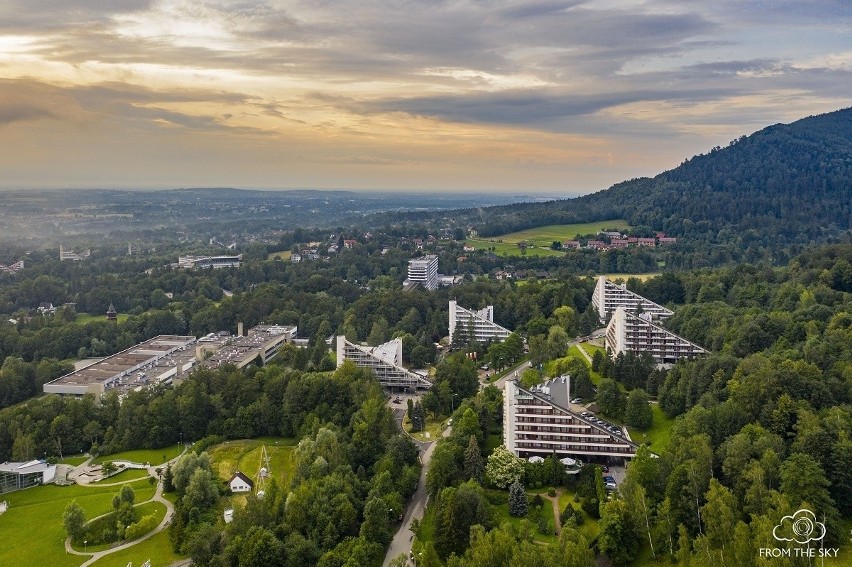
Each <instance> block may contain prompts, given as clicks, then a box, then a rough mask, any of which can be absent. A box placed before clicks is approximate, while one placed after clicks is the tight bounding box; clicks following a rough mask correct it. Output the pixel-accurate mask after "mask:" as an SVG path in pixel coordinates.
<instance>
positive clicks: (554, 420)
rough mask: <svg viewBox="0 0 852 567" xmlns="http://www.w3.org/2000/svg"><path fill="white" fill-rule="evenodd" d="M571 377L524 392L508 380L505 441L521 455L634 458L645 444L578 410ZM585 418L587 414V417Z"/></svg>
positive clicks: (510, 449) (505, 395)
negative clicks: (572, 403)
mask: <svg viewBox="0 0 852 567" xmlns="http://www.w3.org/2000/svg"><path fill="white" fill-rule="evenodd" d="M569 384H570V379H569V378H567V377H564V376H563V377H559V378H554V379H553V380H550V381H548V382H545V383H544V384H541V385H540V386H535V387H533V388H529V389H527V388H524V387H522V386H520V385H519V383H518V382H517V381H507V382H506V386H505V389H504V395H503V412H504V416H503V417H504V419H503V441H504V443H505V444H506V448H507V449H508V450H509V451H511V452H512V453H514V454H515V455H516V456H518V457H522V458H529V457H533V456H541V457H547V456H548V455H551V454H556V456H557V457H559V458H563V457H572V458H578V457H579V458H583V459H584V460H585V459H589V458H590V457H594V458H606V457H609V458H615V459H629V458H632V457H635V456H636V450H637V449H638V448H639V446H638V445H637V444H636V443H634V442H633V441H631V440H630V437H629V435H628V433H627V431H626V430H624V429H623V428H621V427H618V426H615V425H612V424H608V423H606V422H605V421H603V420H599V419H597V418H595V417H594V416H592V415H591V414H590V413H589V412H585V411H582V412H581V411H580V409H579V406H574V408H576V409H572V406H571V404H570V401H569V400H570V398H569V392H568V388H569ZM583 414H585V415H583Z"/></svg>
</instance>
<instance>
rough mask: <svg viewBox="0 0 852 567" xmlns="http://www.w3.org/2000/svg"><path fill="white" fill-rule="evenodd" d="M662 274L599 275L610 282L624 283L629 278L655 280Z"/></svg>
mask: <svg viewBox="0 0 852 567" xmlns="http://www.w3.org/2000/svg"><path fill="white" fill-rule="evenodd" d="M661 273H662V272H651V273H650V274H601V275H602V276H604V277H606V278H608V279H609V280H610V281H617V280H624V281H625V282H626V281H627V280H629V279H630V278H636V279H637V280H639V281H643V282H644V281H646V280H650V279H651V278H656V277H657V276H659V275H660V274H661Z"/></svg>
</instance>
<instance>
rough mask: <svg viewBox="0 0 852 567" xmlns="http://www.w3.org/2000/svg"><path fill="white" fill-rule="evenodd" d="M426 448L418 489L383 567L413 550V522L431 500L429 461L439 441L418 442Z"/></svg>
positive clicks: (446, 431)
mask: <svg viewBox="0 0 852 567" xmlns="http://www.w3.org/2000/svg"><path fill="white" fill-rule="evenodd" d="M451 431H452V427H447V428H446V429H444V432H443V433H442V436H443V437H449V436H450V432H451ZM418 445H419V446H420V447H421V448H423V447H425V450H424V451H423V454H422V455H421V457H420V462H421V463H422V464H423V468H422V469H421V470H420V481H419V482H418V483H417V490H416V491H415V492H414V496H412V497H411V502H409V503H408V509H407V510H406V511H405V516H403V518H402V525H401V526H399V529H398V530H397V531H396V533H395V534H394V536H393V539H392V540H391V544H390V547H389V548H388V552H387V553H386V554H385V561H384V563H382V567H387V566H388V565H389V564H390V562H391V561H393V560H394V559H395V558H396V557H398V556H399V555H403V554H404V555H408V554H409V552H411V542H412V541H413V540H414V532H413V531H411V524H412V522H414V519H415V518H417V519H418V520H422V519H423V513H424V512H425V511H426V504H427V503H428V502H429V493H428V492H427V490H426V475H427V473H428V472H429V461H430V460H431V459H432V452H433V451H434V450H435V446H436V445H437V443H435V442H432V443H418Z"/></svg>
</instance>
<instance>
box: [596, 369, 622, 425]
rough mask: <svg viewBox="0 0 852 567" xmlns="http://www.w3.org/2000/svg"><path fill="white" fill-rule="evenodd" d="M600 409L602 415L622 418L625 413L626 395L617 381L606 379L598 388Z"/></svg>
mask: <svg viewBox="0 0 852 567" xmlns="http://www.w3.org/2000/svg"><path fill="white" fill-rule="evenodd" d="M597 402H598V407H599V408H600V410H601V413H603V414H605V415H608V416H610V417H613V418H620V417H621V414H622V413H623V411H624V394H623V393H622V391H621V389H619V387H618V383H617V382H616V381H615V380H611V379H609V378H604V379H603V380H601V383H600V385H599V386H598V398H597Z"/></svg>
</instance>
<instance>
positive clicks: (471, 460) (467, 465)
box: [464, 435, 484, 484]
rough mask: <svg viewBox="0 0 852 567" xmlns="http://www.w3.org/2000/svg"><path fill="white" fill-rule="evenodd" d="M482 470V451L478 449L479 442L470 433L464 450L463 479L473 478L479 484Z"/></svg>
mask: <svg viewBox="0 0 852 567" xmlns="http://www.w3.org/2000/svg"><path fill="white" fill-rule="evenodd" d="M483 471H484V460H483V458H482V452H481V451H480V450H479V443H477V441H476V436H474V435H471V436H470V439H469V441H468V443H467V449H465V450H464V477H465V479H473V480H475V481H476V482H478V483H480V484H481V483H482V473H483Z"/></svg>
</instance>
